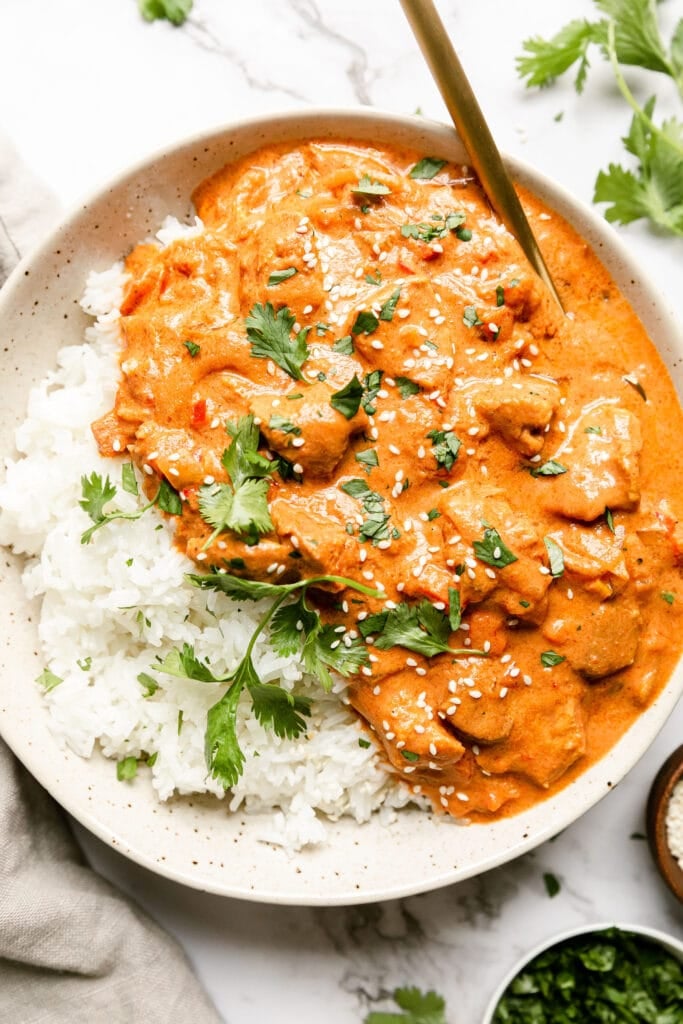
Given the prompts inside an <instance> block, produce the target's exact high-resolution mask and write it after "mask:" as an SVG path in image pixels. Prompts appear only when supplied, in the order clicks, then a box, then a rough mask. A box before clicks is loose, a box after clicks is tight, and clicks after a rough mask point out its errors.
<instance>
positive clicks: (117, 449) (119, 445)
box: [112, 437, 121, 452]
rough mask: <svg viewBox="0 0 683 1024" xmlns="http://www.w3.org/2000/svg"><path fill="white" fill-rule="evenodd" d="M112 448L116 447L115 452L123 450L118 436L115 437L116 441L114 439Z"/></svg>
mask: <svg viewBox="0 0 683 1024" xmlns="http://www.w3.org/2000/svg"><path fill="white" fill-rule="evenodd" d="M112 448H113V449H114V451H115V452H120V451H121V442H120V441H119V439H118V437H117V438H115V439H114V441H112Z"/></svg>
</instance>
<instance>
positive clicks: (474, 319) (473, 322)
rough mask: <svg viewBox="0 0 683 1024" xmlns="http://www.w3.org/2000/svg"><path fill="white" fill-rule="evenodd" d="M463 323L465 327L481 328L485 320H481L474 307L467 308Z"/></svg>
mask: <svg viewBox="0 0 683 1024" xmlns="http://www.w3.org/2000/svg"><path fill="white" fill-rule="evenodd" d="M462 322H463V323H464V325H465V327H480V326H481V325H482V324H483V323H484V321H483V320H480V319H479V314H478V313H477V310H476V308H475V307H474V306H465V310H464V312H463V315H462Z"/></svg>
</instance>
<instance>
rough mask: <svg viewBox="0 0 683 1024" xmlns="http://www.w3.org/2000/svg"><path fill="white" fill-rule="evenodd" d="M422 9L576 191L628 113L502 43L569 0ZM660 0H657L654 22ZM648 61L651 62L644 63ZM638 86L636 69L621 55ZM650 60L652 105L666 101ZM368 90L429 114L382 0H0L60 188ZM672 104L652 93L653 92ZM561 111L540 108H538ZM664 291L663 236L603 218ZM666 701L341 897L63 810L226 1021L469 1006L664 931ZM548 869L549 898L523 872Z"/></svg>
mask: <svg viewBox="0 0 683 1024" xmlns="http://www.w3.org/2000/svg"><path fill="white" fill-rule="evenodd" d="M440 8H441V10H442V13H443V15H444V18H445V20H446V22H447V25H448V27H449V29H450V30H451V33H452V36H453V39H454V42H455V44H456V47H457V48H458V50H459V52H460V54H461V57H462V60H463V63H464V64H465V67H466V69H467V71H468V73H469V74H470V77H471V79H472V82H473V85H474V86H475V89H476V90H477V92H478V94H479V96H480V101H481V104H482V107H483V109H484V111H485V112H486V114H487V116H488V118H489V120H490V123H491V127H492V129H493V132H494V135H495V136H496V137H497V139H498V141H499V144H500V146H501V148H502V149H504V150H505V151H507V152H508V153H510V154H513V155H515V156H517V157H519V158H521V159H524V160H526V161H528V162H530V163H533V164H534V165H535V166H536V167H538V168H539V169H540V170H542V171H544V172H545V173H547V174H548V175H550V176H551V177H553V178H555V179H556V180H557V181H559V182H560V183H561V184H563V185H564V186H565V187H566V188H568V189H569V190H570V191H571V192H573V193H574V194H575V195H577V196H578V197H579V198H581V199H583V200H584V201H586V202H588V201H590V198H591V194H592V185H593V181H594V179H595V175H596V173H597V170H598V169H599V168H601V167H606V165H607V164H608V163H609V162H610V161H611V160H612V161H619V160H621V159H622V150H621V145H620V143H619V136H620V135H623V134H624V133H625V132H626V130H627V128H628V121H629V117H628V114H627V113H626V111H625V108H624V106H623V105H622V102H621V101H620V100H619V98H618V97H617V96H616V93H615V90H614V87H613V85H612V82H611V79H610V75H609V72H608V71H607V70H606V69H605V68H603V67H602V66H599V65H600V62H599V61H598V60H597V58H596V60H595V62H594V63H595V65H596V66H595V67H594V68H593V69H592V72H591V79H590V81H589V84H588V87H587V89H586V96H585V97H584V98H582V99H579V98H577V96H576V95H575V93H574V91H573V89H572V88H571V84H570V83H569V82H567V83H566V84H564V83H561V84H558V85H557V86H556V87H555V88H554V89H549V90H545V91H543V92H540V93H539V92H527V91H525V89H524V88H523V86H522V85H521V84H520V82H519V80H518V79H517V77H516V73H515V65H514V58H515V56H516V55H517V54H518V53H519V50H520V46H521V42H522V40H523V39H525V38H527V37H528V36H530V35H534V34H540V35H546V36H547V35H550V34H552V33H553V32H554V31H556V30H557V29H558V28H559V27H560V26H561V25H563V24H564V23H565V22H566V21H568V20H570V19H571V18H575V17H582V16H584V15H585V16H595V8H594V6H593V4H592V3H591V2H590V0H555V2H554V3H552V4H549V3H547V2H545V0H505V2H503V0H477V3H475V4H464V3H456V2H455V0H442V2H441V3H440ZM682 8H683V3H682V2H681V0H672V2H671V3H670V4H668V5H665V8H664V9H663V11H662V14H663V16H664V17H666V18H667V20H669V21H671V22H673V21H674V20H675V19H676V18H677V17H680V16H681V15H682V14H683V9H682ZM660 77H661V76H660ZM630 80H631V81H632V84H633V86H634V88H635V89H636V90H640V94H641V95H644V96H647V95H648V93H647V92H645V93H643V91H642V90H643V89H644V88H647V86H645V85H644V82H643V80H642V77H640V76H639V75H638V74H633V75H632V76H631V79H630ZM667 86H668V83H667V82H666V80H664V79H663V78H661V81H658V88H660V87H661V95H662V101H661V105H662V110H666V108H667V103H671V104H672V103H673V96H672V94H671V93H670V92H668V91H667ZM312 105H317V106H358V105H370V106H374V107H380V108H385V109H388V110H392V111H396V112H401V113H411V112H414V111H415V110H416V108H419V109H420V111H421V112H422V113H423V114H424V115H425V116H428V117H434V118H437V119H445V110H444V108H443V106H442V103H441V100H440V98H439V96H438V94H437V92H436V89H435V87H434V86H433V85H432V83H431V80H430V78H429V76H428V73H427V71H426V68H425V67H424V65H423V63H422V60H421V58H420V56H419V55H418V53H417V51H416V48H415V45H414V43H413V42H412V39H411V37H410V34H409V30H408V28H407V25H406V23H405V21H404V18H403V15H402V14H401V11H400V8H399V5H398V3H396V2H395V0H376V2H375V3H374V4H368V3H362V2H360V0H346V2H345V3H344V4H341V3H335V2H333V0H251V2H250V3H248V4H239V5H238V4H234V3H232V4H231V3H226V2H225V0H195V6H194V11H193V13H192V15H191V17H190V19H189V20H188V22H187V23H186V24H185V26H184V27H183V28H180V29H175V28H173V27H171V26H170V25H168V24H166V23H161V22H157V23H154V24H147V23H145V22H144V21H143V20H142V19H141V18H140V16H139V14H138V10H137V3H136V0H109V2H108V3H107V4H102V3H93V2H92V0H60V2H59V3H50V4H48V3H45V0H3V2H2V31H1V32H0V129H2V130H3V131H4V132H5V133H6V134H7V135H9V136H10V138H11V139H12V140H13V141H14V143H15V144H16V146H17V148H18V149H19V150H20V152H21V153H22V155H23V157H24V159H25V160H26V161H27V162H28V163H29V164H30V166H31V167H32V168H33V169H34V170H35V171H36V172H37V173H38V174H39V175H40V176H42V178H43V179H44V180H45V181H46V182H47V183H48V185H50V186H51V187H52V189H53V190H54V191H55V193H56V194H57V195H58V197H59V198H60V199H61V200H62V202H63V203H64V204H65V205H67V206H68V205H71V204H74V203H76V202H77V201H78V200H79V198H81V197H82V196H84V195H85V194H87V193H88V191H90V190H91V189H94V188H96V187H98V186H99V185H100V184H101V183H102V182H103V181H104V180H106V179H107V178H108V177H110V176H111V175H112V174H114V173H115V172H116V171H117V170H118V169H120V168H121V167H123V166H125V165H126V164H128V163H130V162H132V161H134V160H136V159H137V158H139V157H143V156H145V155H146V154H148V153H149V152H151V151H153V150H155V149H159V148H163V147H164V146H166V145H168V144H170V143H173V142H174V141H176V140H177V139H179V138H180V137H181V136H183V135H187V134H190V133H194V132H197V131H200V130H202V129H204V128H209V127H213V126H216V125H218V124H221V123H224V122H227V121H231V120H235V119H239V118H243V117H246V116H249V115H252V114H257V113H267V112H272V111H277V110H284V109H295V108H304V107H307V106H312ZM671 109H673V107H672V108H671ZM560 115H561V117H560ZM620 231H621V234H622V236H623V238H624V239H625V240H626V242H627V244H628V245H629V246H630V247H631V249H632V251H633V252H634V253H635V255H636V256H637V257H638V258H639V259H640V260H641V261H642V264H643V265H644V266H646V267H647V268H648V271H649V273H650V275H651V276H652V277H653V278H654V280H655V281H656V282H657V283H658V284H659V286H660V289H661V291H662V292H663V294H664V297H665V300H666V301H667V302H668V303H669V305H670V306H671V307H672V308H673V307H675V306H676V305H677V303H678V300H679V292H680V266H681V257H682V256H683V243H682V242H681V240H680V239H674V238H669V237H665V236H663V235H658V234H657V233H655V232H653V231H651V230H650V229H648V228H647V227H645V226H643V225H640V224H635V225H632V226H630V227H629V228H626V229H620ZM682 732H683V708H682V707H680V706H679V708H678V711H677V712H676V713H674V714H673V715H672V717H671V719H670V720H669V722H668V724H667V725H666V727H665V728H664V730H663V731H662V732H661V734H660V736H659V737H658V739H657V740H656V742H655V743H654V744H653V746H652V747H651V749H650V751H649V752H648V753H647V755H646V756H645V757H644V758H643V759H642V760H641V762H640V763H639V764H638V766H637V767H636V768H635V769H634V770H633V771H632V772H631V773H630V774H629V776H628V777H627V779H626V780H625V781H624V782H622V783H621V785H619V786H618V787H617V789H616V790H615V791H613V792H612V793H610V795H609V796H608V797H607V798H606V799H604V800H603V801H602V802H601V803H600V804H598V806H596V807H595V808H593V810H591V811H590V812H589V813H588V814H586V815H585V816H584V817H583V818H582V819H581V820H579V821H578V822H576V823H575V824H574V825H573V826H572V827H570V828H569V829H567V830H566V831H565V832H564V833H562V834H561V835H560V836H559V837H558V838H557V839H556V840H555V841H553V842H550V843H547V844H545V845H544V846H541V847H539V848H538V849H537V850H536V851H534V852H533V853H530V854H528V855H526V856H525V857H523V858H520V859H519V860H517V861H515V862H513V863H511V864H508V865H506V866H505V867H502V868H499V869H497V870H495V871H492V872H489V873H488V874H486V875H483V876H480V877H478V878H475V879H472V880H470V881H468V882H464V883H461V884H459V885H457V886H452V887H450V888H448V889H445V890H441V891H439V892H436V893H433V894H426V895H422V896H415V897H412V898H409V899H405V900H401V901H395V902H389V903H383V904H376V905H370V906H356V907H352V908H348V909H345V908H333V909H319V908H310V909H309V908H292V907H269V906H263V905H258V904H249V903H246V902H239V901H235V900H226V899H220V898H217V897H213V896H208V895H205V894H202V893H198V892H194V891H191V890H189V889H185V888H183V887H181V886H179V885H176V884H174V883H172V882H170V881H167V880H165V879H162V878H158V877H156V876H154V875H152V874H151V873H149V872H147V871H145V870H144V869H142V868H140V867H137V866H136V865H134V864H132V863H130V862H128V861H126V860H124V859H123V858H121V857H120V856H118V855H117V854H116V853H114V852H113V851H112V850H110V849H107V848H106V847H105V846H104V845H103V844H101V843H99V842H98V841H97V840H95V839H94V838H92V837H91V836H89V835H87V834H86V833H84V832H83V830H79V835H80V838H81V839H82V842H83V845H84V846H85V848H86V851H87V853H88V855H89V857H90V858H91V859H92V861H93V862H94V863H95V865H96V866H97V867H98V868H99V869H100V870H101V871H102V872H103V873H104V874H106V875H107V876H108V877H110V878H111V879H112V880H113V881H115V882H116V883H117V884H118V885H120V886H122V887H123V888H125V889H126V890H128V891H129V892H130V893H132V894H133V895H134V896H135V897H136V898H137V899H138V900H139V901H140V903H142V904H143V905H144V906H145V907H146V908H147V909H148V910H149V911H150V912H151V913H152V914H153V915H154V916H155V917H156V918H157V919H158V920H159V921H160V922H161V923H162V924H164V925H165V926H166V927H167V928H168V929H170V930H171V931H172V932H173V933H174V934H175V935H177V936H178V938H179V939H180V940H181V942H182V943H183V944H184V946H185V948H186V950H187V951H188V953H189V955H190V957H191V958H192V960H193V962H194V964H195V966H196V969H197V971H198V973H199V975H200V977H201V978H202V980H203V981H204V983H205V985H206V986H207V988H208V990H209V992H210V993H211V995H212V997H213V998H214V1000H215V1002H216V1004H217V1006H218V1008H219V1009H220V1011H221V1013H222V1014H223V1016H224V1018H225V1020H226V1021H228V1022H230V1024H248V1022H249V1024H252V1022H261V1021H271V1020H276V1019H277V1020H279V1021H283V1022H285V1024H288V1022H290V1021H291V1022H292V1024H293V1022H295V1021H296V1022H297V1024H314V1022H316V1021H319V1020H321V1019H325V1021H326V1022H327V1024H359V1022H360V1021H361V1020H362V1018H363V1016H364V1014H365V1013H366V1012H367V1010H368V1008H369V1007H371V1006H373V1005H375V1004H376V1002H377V1000H378V999H379V998H381V997H382V996H383V995H386V993H387V992H388V991H390V990H391V989H393V988H394V987H395V986H397V985H400V984H416V985H418V986H420V987H422V988H430V987H433V988H435V989H437V990H438V991H439V992H441V993H442V994H443V995H444V996H445V997H446V999H447V1001H448V1004H449V1007H450V1014H449V1018H448V1019H449V1021H452V1022H453V1024H477V1022H478V1021H479V1019H480V1016H481V1013H482V1011H483V1008H484V1005H485V1003H486V1001H487V998H488V994H489V993H490V991H491V990H492V988H493V987H494V985H495V983H496V981H497V979H498V978H499V977H500V975H501V974H502V973H503V972H504V971H505V970H506V969H507V968H508V966H510V965H511V964H512V963H513V961H514V960H515V959H516V958H517V957H518V956H519V955H521V954H522V953H523V952H524V951H525V950H527V949H528V948H530V947H531V946H532V945H534V944H535V943H536V942H537V941H539V940H541V939H543V938H545V937H547V936H550V935H551V934H552V933H553V932H555V931H557V930H559V929H563V928H567V927H571V926H573V925H576V924H581V923H583V922H594V921H604V920H616V921H622V922H634V923H641V924H647V925H651V926H653V927H659V928H662V929H664V930H668V931H671V932H673V933H676V934H678V935H680V934H681V933H682V932H683V908H682V907H681V906H680V905H679V904H677V903H676V902H675V900H674V899H673V897H671V896H670V895H669V893H668V892H667V890H666V889H665V888H664V886H663V884H662V883H660V881H659V878H658V876H657V875H656V873H655V870H654V868H653V865H652V863H651V861H650V857H649V854H648V851H647V847H646V844H645V843H644V842H642V841H640V840H638V839H633V838H630V837H631V835H632V833H640V832H642V830H643V811H644V803H645V800H646V797H647V792H648V789H649V786H650V783H651V780H652V778H653V776H654V774H655V772H656V770H657V768H658V767H659V765H660V764H661V762H662V761H663V760H664V759H665V757H666V756H667V755H668V754H669V752H670V751H671V750H672V749H673V748H674V747H675V746H677V745H678V744H679V743H680V737H681V734H682ZM545 872H552V873H553V874H555V875H556V876H557V878H558V879H559V881H560V883H561V889H560V892H559V893H558V894H557V895H556V896H555V897H554V898H553V899H550V898H549V897H548V895H547V893H546V890H545V886H544V881H543V875H544V873H545Z"/></svg>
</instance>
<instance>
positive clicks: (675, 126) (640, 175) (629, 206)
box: [593, 97, 683, 235]
mask: <svg viewBox="0 0 683 1024" xmlns="http://www.w3.org/2000/svg"><path fill="white" fill-rule="evenodd" d="M653 109H654V97H653V98H652V99H651V100H650V101H649V102H648V103H647V104H646V105H645V107H644V109H643V112H642V113H641V112H639V111H636V112H635V113H634V115H633V120H632V122H631V129H630V131H629V134H628V135H627V136H626V138H625V139H624V140H623V142H624V145H625V147H626V149H627V150H628V151H629V152H631V153H633V155H634V156H636V158H637V159H638V166H637V168H636V170H635V171H631V170H625V169H624V168H623V167H622V166H621V165H620V164H610V165H609V167H608V169H607V171H600V173H599V174H598V177H597V179H596V182H595V190H594V194H593V202H595V203H608V204H611V205H609V206H608V208H607V209H606V210H605V217H606V218H607V220H608V221H611V222H617V223H619V224H630V223H631V221H634V220H639V219H640V218H641V217H648V218H649V219H650V220H651V221H652V222H653V223H654V224H658V225H659V226H660V227H662V228H664V229H666V230H667V231H671V232H673V233H674V234H677V235H683V174H682V173H681V171H682V167H683V123H682V122H681V121H678V120H676V119H675V118H670V119H669V120H667V121H664V122H663V124H662V126H661V128H657V127H656V126H655V125H654V124H653V122H652V120H651V116H652V111H653Z"/></svg>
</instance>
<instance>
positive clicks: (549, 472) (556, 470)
mask: <svg viewBox="0 0 683 1024" xmlns="http://www.w3.org/2000/svg"><path fill="white" fill-rule="evenodd" d="M529 472H530V473H531V475H532V476H561V475H562V473H566V472H567V467H566V466H563V465H562V463H561V462H557V461H556V460H555V459H548V461H547V462H544V463H543V464H542V465H541V466H532V467H531V469H530V471H529Z"/></svg>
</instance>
